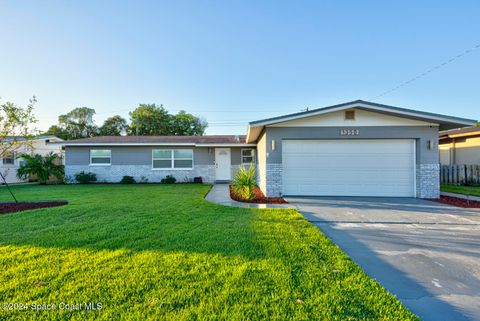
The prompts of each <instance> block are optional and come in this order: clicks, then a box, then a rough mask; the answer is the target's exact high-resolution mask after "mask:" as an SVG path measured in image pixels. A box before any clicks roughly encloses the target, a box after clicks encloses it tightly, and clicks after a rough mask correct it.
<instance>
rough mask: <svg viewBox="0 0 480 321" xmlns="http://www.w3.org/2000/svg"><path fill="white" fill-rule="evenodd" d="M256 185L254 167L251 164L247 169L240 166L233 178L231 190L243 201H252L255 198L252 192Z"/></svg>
mask: <svg viewBox="0 0 480 321" xmlns="http://www.w3.org/2000/svg"><path fill="white" fill-rule="evenodd" d="M256 185H257V181H256V178H255V165H253V164H251V165H250V166H249V167H248V168H247V167H244V166H241V167H240V168H239V169H238V170H237V172H236V173H235V176H234V177H233V184H232V187H233V190H234V191H235V193H236V194H238V196H240V197H241V198H243V199H244V200H252V199H254V198H255V192H254V190H255V186H256Z"/></svg>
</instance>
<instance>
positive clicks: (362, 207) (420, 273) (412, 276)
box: [288, 197, 480, 321]
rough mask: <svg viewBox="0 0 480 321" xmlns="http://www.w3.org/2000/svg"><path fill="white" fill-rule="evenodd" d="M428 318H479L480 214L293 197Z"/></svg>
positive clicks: (393, 201) (406, 203)
mask: <svg viewBox="0 0 480 321" xmlns="http://www.w3.org/2000/svg"><path fill="white" fill-rule="evenodd" d="M288 201H289V202H290V203H291V204H292V205H295V206H296V207H297V208H298V210H299V211H300V212H301V213H302V214H303V215H304V216H305V217H306V218H307V219H308V220H309V221H310V222H311V223H312V224H314V225H316V226H317V227H318V228H319V229H320V230H321V231H322V232H324V233H325V234H326V235H327V236H328V237H329V238H330V239H331V240H332V241H333V242H335V243H336V244H337V245H338V246H339V247H340V248H341V249H342V250H343V251H344V252H345V253H347V254H348V255H349V256H350V257H351V258H352V259H353V260H354V261H355V262H357V263H358V264H359V265H360V266H361V267H362V268H363V269H364V270H365V272H366V273H367V274H368V275H369V276H370V277H372V278H374V279H376V280H377V281H378V282H380V284H382V285H383V286H384V287H385V288H386V289H388V290H389V291H390V292H391V293H393V294H394V295H396V296H397V297H398V298H399V299H400V300H401V301H402V302H403V303H404V304H405V306H407V307H408V308H409V309H410V310H411V311H412V312H414V313H415V314H417V315H418V316H420V317H421V318H422V319H423V320H436V321H437V320H480V211H479V210H476V209H474V210H470V209H461V208H456V207H451V206H447V205H443V204H438V203H434V202H430V201H426V200H420V199H407V198H363V197H349V198H346V197H318V198H297V197H292V198H288Z"/></svg>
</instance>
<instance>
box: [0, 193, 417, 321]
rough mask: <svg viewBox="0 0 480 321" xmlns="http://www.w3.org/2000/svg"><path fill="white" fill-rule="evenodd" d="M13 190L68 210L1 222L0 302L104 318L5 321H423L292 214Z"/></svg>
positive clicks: (168, 197) (178, 200)
mask: <svg viewBox="0 0 480 321" xmlns="http://www.w3.org/2000/svg"><path fill="white" fill-rule="evenodd" d="M14 190H15V193H16V194H17V196H18V198H19V199H20V200H52V199H65V200H68V201H69V202H70V204H69V205H67V206H64V207H56V208H50V209H39V210H33V211H27V212H20V213H15V214H7V215H1V216H0V267H1V269H2V271H1V273H0V301H2V302H26V303H28V304H31V303H37V304H49V303H50V304H51V303H56V304H59V303H61V302H63V303H68V304H78V303H85V302H94V303H96V302H100V303H101V304H102V309H101V310H99V311H95V312H92V311H68V310H59V309H58V306H57V307H56V310H54V311H43V312H38V311H37V312H35V311H32V310H28V311H22V312H18V311H17V312H12V311H6V310H0V319H2V320H4V319H11V320H18V319H24V318H31V317H33V316H35V317H36V318H38V319H49V320H54V319H57V320H67V319H77V320H84V319H99V320H111V319H114V320H120V319H122V320H131V319H136V320H148V319H151V320H162V319H164V320H172V319H173V320H206V319H208V320H267V319H268V320H307V319H308V320H312V319H314V320H366V319H370V320H414V319H416V318H415V316H414V315H412V314H411V313H410V312H409V311H408V310H407V309H406V308H405V307H403V306H402V305H401V303H400V302H399V301H398V300H397V299H396V298H394V297H393V296H392V295H391V294H389V293H388V292H387V291H386V290H384V289H383V288H382V287H381V286H380V285H379V284H378V283H376V282H375V281H373V280H372V279H370V278H368V277H367V276H366V275H365V274H364V272H363V271H362V270H361V269H360V268H359V267H358V266H357V265H355V264H354V263H353V261H351V260H350V259H349V258H348V257H347V256H346V255H345V254H343V252H341V250H340V249H339V248H338V247H337V246H336V245H334V244H333V243H332V242H330V241H329V240H328V239H327V238H326V237H325V236H324V235H323V234H322V233H321V232H320V231H319V230H318V229H317V228H315V227H314V226H312V225H311V224H310V223H308V222H307V221H306V220H305V219H304V218H303V217H302V216H301V215H300V214H299V213H298V212H296V211H294V210H256V209H240V208H230V207H224V206H220V205H216V204H212V203H209V202H207V201H205V200H204V199H203V196H204V195H205V194H206V193H207V192H208V190H209V186H207V185H173V186H172V185H170V186H169V185H77V186H73V185H71V186H17V187H15V188H14ZM7 200H8V201H9V200H10V199H9V196H8V194H7V191H6V189H5V188H0V201H7Z"/></svg>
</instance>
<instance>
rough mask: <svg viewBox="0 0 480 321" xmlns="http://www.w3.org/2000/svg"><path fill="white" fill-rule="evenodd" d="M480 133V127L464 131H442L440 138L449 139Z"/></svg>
mask: <svg viewBox="0 0 480 321" xmlns="http://www.w3.org/2000/svg"><path fill="white" fill-rule="evenodd" d="M479 135H480V127H479V128H478V130H476V131H469V132H464V133H440V135H439V137H438V138H439V139H440V140H442V139H447V138H461V137H469V136H479Z"/></svg>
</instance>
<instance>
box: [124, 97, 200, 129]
mask: <svg viewBox="0 0 480 321" xmlns="http://www.w3.org/2000/svg"><path fill="white" fill-rule="evenodd" d="M207 126H208V123H207V122H206V121H205V120H203V119H201V118H199V117H196V116H194V115H192V114H188V113H187V112H185V111H183V110H182V111H180V112H179V113H178V114H176V115H172V114H169V113H168V111H167V110H166V109H165V108H164V107H163V105H160V106H157V105H155V104H140V105H139V106H138V107H137V108H136V109H135V110H134V111H132V112H131V113H130V128H129V131H128V134H129V135H144V136H151V135H177V136H183V135H203V134H204V133H205V129H206V128H207Z"/></svg>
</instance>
